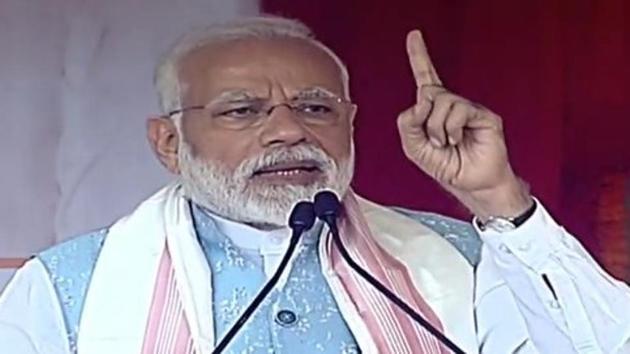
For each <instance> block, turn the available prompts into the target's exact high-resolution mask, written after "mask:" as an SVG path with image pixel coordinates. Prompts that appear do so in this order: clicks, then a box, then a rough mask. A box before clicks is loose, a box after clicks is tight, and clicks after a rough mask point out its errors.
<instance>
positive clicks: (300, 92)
mask: <svg viewBox="0 0 630 354" xmlns="http://www.w3.org/2000/svg"><path fill="white" fill-rule="evenodd" d="M285 93H286V94H288V95H289V96H291V97H295V98H300V97H336V96H338V94H336V93H334V92H332V91H331V90H329V89H327V88H325V87H322V86H308V87H301V88H293V89H289V90H286V91H285ZM270 94H271V92H270V90H256V89H253V88H237V89H225V90H223V91H220V92H219V93H218V94H216V95H215V97H214V99H216V100H234V99H257V98H268V97H269V96H270Z"/></svg>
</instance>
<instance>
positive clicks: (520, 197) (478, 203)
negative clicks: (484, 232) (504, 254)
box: [456, 177, 534, 222]
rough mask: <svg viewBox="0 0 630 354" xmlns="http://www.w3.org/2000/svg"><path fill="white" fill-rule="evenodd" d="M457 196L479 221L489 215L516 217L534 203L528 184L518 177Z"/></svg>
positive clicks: (483, 220) (486, 218)
mask: <svg viewBox="0 0 630 354" xmlns="http://www.w3.org/2000/svg"><path fill="white" fill-rule="evenodd" d="M456 196H457V194H456ZM457 197H458V199H459V200H460V202H462V203H463V204H464V205H465V206H466V207H467V208H468V209H469V210H470V211H471V212H472V213H473V214H474V215H475V216H476V217H477V219H479V220H480V221H481V222H486V221H487V220H488V218H490V217H501V218H506V219H511V218H514V217H517V216H519V215H522V214H523V213H524V212H526V211H527V210H528V209H530V208H531V206H532V205H533V204H534V200H533V198H532V197H531V195H530V193H529V186H528V185H527V184H526V183H525V182H524V181H522V180H521V179H520V178H518V177H514V178H512V179H511V180H510V181H508V182H506V183H504V184H500V185H498V186H496V187H492V188H487V189H483V190H478V191H473V192H468V193H465V194H464V195H462V196H457Z"/></svg>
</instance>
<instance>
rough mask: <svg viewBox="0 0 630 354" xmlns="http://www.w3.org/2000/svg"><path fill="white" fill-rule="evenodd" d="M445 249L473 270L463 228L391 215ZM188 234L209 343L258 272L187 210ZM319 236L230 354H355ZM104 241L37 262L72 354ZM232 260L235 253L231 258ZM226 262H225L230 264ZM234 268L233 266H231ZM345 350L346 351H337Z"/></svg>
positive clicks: (98, 236)
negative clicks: (428, 233)
mask: <svg viewBox="0 0 630 354" xmlns="http://www.w3.org/2000/svg"><path fill="white" fill-rule="evenodd" d="M396 210H397V211H398V212H400V213H402V214H405V215H407V216H409V217H411V218H413V219H415V220H417V221H418V222H420V223H422V224H424V225H426V226H428V227H429V228H431V229H433V230H434V231H436V232H437V233H439V234H440V235H442V236H443V237H445V238H446V239H447V240H448V241H449V242H451V243H452V244H453V245H454V246H455V247H456V248H457V249H458V250H459V251H460V252H461V253H462V254H463V255H464V257H466V258H467V259H468V261H469V262H470V263H471V264H472V265H476V264H477V263H478V261H479V256H480V249H481V242H480V240H479V237H478V235H477V234H476V233H475V231H474V229H473V228H472V227H471V226H470V225H469V224H468V223H464V222H461V221H458V220H455V219H451V218H448V217H444V216H440V215H437V214H431V213H418V212H414V211H409V210H406V209H396ZM192 211H193V213H192V214H193V220H194V223H195V230H196V232H197V234H198V237H199V239H200V242H201V245H202V248H203V249H204V252H205V254H206V257H207V258H208V260H209V265H210V267H211V269H212V275H213V294H212V297H213V298H212V299H208V301H213V312H214V322H215V338H222V337H223V334H224V333H225V332H226V331H227V329H228V328H229V326H230V325H231V324H232V323H233V322H234V320H235V318H237V317H238V314H240V311H241V310H242V309H243V308H244V307H246V306H247V304H248V303H249V301H250V299H252V298H253V297H254V296H255V294H256V293H257V291H258V289H260V287H261V286H262V284H263V283H264V280H265V276H264V273H263V270H262V265H259V264H256V263H257V262H255V261H254V260H248V259H247V258H246V257H244V256H243V255H240V254H238V249H236V248H235V247H233V245H232V246H231V247H230V244H229V240H228V239H227V238H225V236H224V235H221V234H220V233H219V232H218V231H217V229H216V225H215V224H214V222H213V220H212V219H211V218H210V217H209V216H207V215H206V214H205V213H203V212H202V211H200V210H199V208H196V207H192ZM318 234H319V232H316V230H315V231H313V232H312V233H310V234H309V235H306V237H305V239H306V240H307V241H308V242H306V243H305V244H304V247H303V248H302V249H301V250H300V253H299V254H298V256H297V258H296V259H295V263H294V265H293V268H292V270H291V273H290V274H289V277H288V279H287V282H286V285H285V286H284V287H283V288H282V289H277V290H276V291H274V292H272V294H271V295H270V297H269V298H268V299H267V300H266V302H265V303H263V306H261V308H259V309H258V311H257V313H256V314H255V315H254V316H253V317H252V318H251V319H250V323H249V324H247V325H246V326H245V328H244V329H243V331H242V332H240V334H239V335H238V336H237V337H236V338H235V339H234V340H233V342H232V344H231V345H230V346H229V347H228V350H229V352H233V353H285V352H286V353H295V352H296V350H299V352H309V353H356V352H359V351H358V348H357V347H356V343H355V341H354V338H353V336H352V334H351V333H350V331H349V330H348V328H347V326H346V324H345V322H344V320H343V318H342V317H341V315H340V314H339V310H338V307H337V305H336V303H335V302H334V299H333V297H332V294H331V292H330V288H329V287H328V284H327V283H326V281H325V279H324V277H323V275H322V273H321V268H320V262H319V257H318V256H317V237H316V235H318ZM106 235H107V229H101V230H97V231H94V232H91V233H88V234H86V235H83V236H80V237H76V238H73V239H71V240H68V241H66V242H63V243H61V244H59V245H56V246H54V247H52V248H50V249H48V250H46V251H44V252H42V253H40V254H39V255H38V257H39V259H40V260H41V261H42V262H43V264H44V266H45V267H46V269H47V270H48V272H49V275H50V279H51V281H52V283H53V286H54V288H55V290H56V292H57V295H58V297H59V301H60V305H61V309H62V312H63V316H64V321H65V323H66V327H67V331H68V339H69V342H70V346H71V350H72V352H76V342H77V335H78V327H79V321H80V318H81V312H82V309H83V303H84V300H85V295H86V292H87V288H88V286H89V282H90V279H91V277H92V272H93V270H94V266H95V264H96V260H97V258H98V254H99V252H100V250H101V248H102V246H103V241H104V240H105V237H106ZM234 252H237V253H234ZM230 260H232V261H230ZM234 260H237V261H234ZM344 350H345V351H344Z"/></svg>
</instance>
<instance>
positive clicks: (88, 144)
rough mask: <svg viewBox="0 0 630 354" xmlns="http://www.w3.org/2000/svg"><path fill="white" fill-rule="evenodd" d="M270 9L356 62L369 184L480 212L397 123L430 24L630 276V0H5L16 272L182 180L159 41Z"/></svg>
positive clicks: (448, 76) (372, 191)
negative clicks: (426, 166)
mask: <svg viewBox="0 0 630 354" xmlns="http://www.w3.org/2000/svg"><path fill="white" fill-rule="evenodd" d="M260 12H268V13H273V14H278V15H284V16H288V17H293V18H298V19H300V20H302V21H304V22H305V23H306V24H307V25H309V26H311V27H312V28H313V29H314V31H315V33H316V34H317V36H318V37H319V38H320V39H321V40H322V41H323V42H324V43H327V44H328V45H329V46H330V47H331V48H333V50H335V51H336V52H337V53H338V54H339V55H340V56H341V58H342V59H343V60H344V61H345V62H346V63H347V65H348V67H349V69H350V74H351V77H352V80H351V88H352V97H353V100H354V101H355V102H356V103H357V104H358V105H359V117H358V120H357V129H356V145H357V158H358V160H357V173H356V178H355V182H354V187H355V189H356V190H357V191H358V192H359V193H360V194H363V195H364V196H366V197H369V198H371V199H374V200H376V201H378V202H381V203H384V204H392V205H393V204H395V205H402V206H406V207H412V208H416V209H423V210H431V211H436V212H440V213H444V214H447V215H451V216H456V217H459V218H466V219H468V218H470V216H469V215H468V213H467V212H466V210H464V209H462V208H461V207H460V206H459V205H458V204H457V202H456V201H455V200H454V199H453V198H451V197H449V196H447V195H446V194H445V193H444V192H443V191H442V190H440V188H439V187H438V186H437V185H436V184H435V183H433V182H432V181H431V180H430V179H428V178H427V177H426V176H424V175H422V173H421V172H419V171H418V170H417V169H416V168H414V167H413V166H412V165H411V163H410V162H407V161H406V159H405V157H404V155H403V153H402V150H401V147H400V143H399V140H398V134H397V130H396V123H395V121H396V116H397V115H398V113H399V112H400V111H402V110H403V109H406V108H407V107H408V106H410V105H411V104H412V102H413V98H414V93H415V91H414V90H415V87H414V83H413V78H412V76H411V72H410V69H409V68H408V64H407V58H406V55H405V47H404V39H405V35H406V33H407V32H408V31H409V30H411V29H413V28H420V29H421V30H422V31H423V33H424V36H425V39H426V41H427V42H428V46H429V51H430V53H431V56H432V58H433V62H434V64H435V65H436V67H437V69H438V72H439V73H440V76H441V78H442V80H443V81H444V83H445V85H446V86H447V87H448V88H450V89H451V90H452V91H455V92H456V93H458V94H460V95H462V96H464V97H467V98H470V99H471V100H474V101H476V102H479V103H481V104H483V105H485V106H487V107H489V108H490V109H492V110H493V111H495V112H497V113H498V114H500V115H501V116H502V117H503V119H504V121H505V126H506V134H507V139H508V146H509V149H510V154H511V160H512V162H513V165H514V167H515V170H516V171H517V173H518V174H519V175H521V176H522V177H523V178H524V179H525V180H526V181H528V182H529V184H530V185H531V189H532V192H533V193H534V195H536V196H537V197H538V198H539V199H540V200H542V201H543V203H544V204H545V205H546V206H547V208H548V209H549V210H550V212H551V213H552V215H554V216H555V217H556V219H557V220H559V221H560V222H561V223H562V224H563V225H564V226H565V227H566V228H567V229H568V230H569V231H570V232H572V233H573V234H574V235H576V236H577V237H578V238H579V239H580V240H581V241H582V242H583V243H584V244H585V246H586V247H587V248H588V249H589V250H590V251H591V252H592V253H593V254H594V256H595V257H596V258H597V259H598V260H600V261H601V262H602V264H603V265H604V266H605V268H607V269H608V270H609V271H611V272H612V273H613V274H614V275H616V276H617V277H618V278H622V279H625V280H626V281H630V217H629V216H630V147H629V146H628V141H629V140H630V139H629V137H628V130H629V128H630V100H629V99H628V95H629V94H630V87H629V86H630V69H629V67H628V59H627V58H628V57H629V54H630V53H629V46H630V38H629V35H630V27H629V26H630V25H629V24H628V23H627V19H628V18H629V15H630V3H628V2H627V1H625V0H600V1H595V0H593V1H586V0H528V1H505V0H474V1H473V0H457V1H456V0H392V1H388V2H383V1H376V0H374V1H370V0H362V1H332V0H319V1H316V2H315V1H307V0H262V1H260V2H259V1H254V0H249V1H248V0H239V1H221V0H151V1H149V0H133V1H127V0H110V1H107V2H103V1H97V0H64V1H56V2H54V3H53V2H46V1H42V0H39V1H37V0H0V48H1V49H0V107H1V112H2V114H1V115H0V122H1V123H2V125H1V126H2V128H3V129H2V132H3V134H2V138H0V161H1V162H2V173H0V178H1V179H0V182H1V183H0V193H1V194H2V195H3V196H4V198H3V199H4V200H3V202H2V203H0V268H5V270H4V273H2V272H0V282H1V281H2V277H3V276H4V277H6V276H7V274H10V271H11V270H10V268H12V267H15V266H16V265H18V264H19V263H20V262H21V259H23V258H25V257H28V256H29V255H30V254H32V253H34V252H37V251H38V250H41V249H43V248H45V247H48V246H50V245H52V244H53V243H56V242H59V241H61V240H63V239H65V238H68V237H71V236H72V235H76V234H79V233H83V232H85V231H88V230H91V229H95V228H98V227H101V226H105V225H108V224H110V223H111V222H112V221H113V220H115V219H116V218H117V217H120V216H122V215H124V214H125V213H127V212H128V211H130V210H131V209H132V208H133V206H134V205H136V204H137V203H138V202H139V201H141V200H142V199H143V198H145V197H146V196H148V195H149V194H150V193H151V192H153V191H155V190H156V189H157V188H159V187H160V186H161V185H162V184H163V183H165V182H166V181H168V180H169V178H170V176H168V175H167V174H166V173H165V172H164V171H163V170H162V169H161V168H160V166H159V165H158V163H157V162H156V161H155V159H154V158H153V157H152V155H151V153H150V151H149V147H148V145H147V143H146V140H145V137H144V136H145V132H144V124H145V119H146V117H148V116H149V115H151V114H154V113H156V112H158V110H157V102H156V99H155V96H154V93H153V89H152V71H153V68H154V66H155V64H156V62H157V59H158V57H159V55H160V54H161V53H163V52H164V51H165V50H166V48H167V47H168V46H169V44H171V43H172V42H173V40H174V39H175V38H177V36H178V35H180V34H181V33H183V32H184V31H186V30H187V29H189V28H191V27H195V26H200V25H205V24H208V23H211V22H213V21H221V20H226V19H229V18H232V17H235V16H242V15H251V14H256V13H260ZM7 269H8V270H7ZM3 274H4V275H3Z"/></svg>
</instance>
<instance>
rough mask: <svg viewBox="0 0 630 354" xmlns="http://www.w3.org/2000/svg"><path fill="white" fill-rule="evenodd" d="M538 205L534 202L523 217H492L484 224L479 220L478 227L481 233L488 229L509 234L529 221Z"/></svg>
mask: <svg viewBox="0 0 630 354" xmlns="http://www.w3.org/2000/svg"><path fill="white" fill-rule="evenodd" d="M537 205H538V203H536V201H534V202H533V203H532V206H530V207H529V208H527V210H525V211H524V212H523V213H522V214H521V215H518V216H515V217H511V218H506V217H504V216H491V217H489V218H488V220H487V221H486V222H485V223H482V222H481V221H480V220H479V219H477V220H476V221H477V226H478V227H479V229H480V230H481V231H486V229H491V230H494V231H496V232H501V233H502V232H508V231H512V230H514V229H516V228H517V227H519V226H521V225H523V224H524V223H525V221H527V220H528V219H529V218H530V217H531V216H532V215H534V213H535V212H536V206H537Z"/></svg>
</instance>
